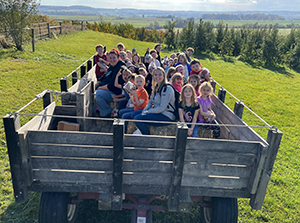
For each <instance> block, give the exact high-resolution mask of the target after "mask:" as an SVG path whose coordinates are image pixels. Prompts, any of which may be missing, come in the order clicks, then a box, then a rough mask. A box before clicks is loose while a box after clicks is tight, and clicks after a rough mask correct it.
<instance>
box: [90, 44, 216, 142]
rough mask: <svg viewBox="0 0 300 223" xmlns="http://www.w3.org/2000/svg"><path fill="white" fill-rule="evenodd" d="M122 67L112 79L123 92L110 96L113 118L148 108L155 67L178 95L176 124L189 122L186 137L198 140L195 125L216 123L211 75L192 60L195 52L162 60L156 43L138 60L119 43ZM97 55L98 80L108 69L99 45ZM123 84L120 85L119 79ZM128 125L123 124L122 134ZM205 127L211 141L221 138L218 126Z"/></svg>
mask: <svg viewBox="0 0 300 223" xmlns="http://www.w3.org/2000/svg"><path fill="white" fill-rule="evenodd" d="M117 48H118V51H119V54H120V60H121V61H122V62H123V63H124V65H125V66H122V69H120V71H119V73H118V74H117V77H116V78H115V87H117V88H120V89H122V94H121V95H114V96H113V95H112V96H113V98H114V102H118V103H119V106H118V107H119V110H118V113H117V112H116V110H115V111H114V113H113V115H114V116H119V117H120V118H122V119H134V117H135V116H137V115H139V114H141V113H142V111H143V109H144V108H145V107H146V106H147V104H148V101H149V97H150V95H151V93H152V76H153V71H154V70H155V69H156V68H157V67H161V68H163V69H164V70H165V73H166V78H167V80H168V81H169V82H170V84H171V85H172V86H173V87H174V89H175V90H177V91H178V92H180V93H181V95H180V102H179V103H178V113H179V119H180V120H179V121H181V122H185V123H189V124H188V135H190V136H193V137H197V131H198V127H199V125H195V124H196V123H213V124H216V122H215V119H216V115H215V113H214V112H213V111H212V109H211V103H212V102H211V99H210V96H211V95H212V93H213V88H212V86H211V84H210V78H211V76H210V72H209V70H208V69H207V68H202V69H201V63H200V61H199V60H198V59H191V58H190V57H191V56H192V54H193V53H194V50H193V49H192V48H188V49H187V50H186V52H185V53H177V54H175V53H173V54H171V56H170V58H168V57H167V56H166V57H164V58H163V60H161V58H160V51H161V45H160V44H157V45H156V46H155V47H154V49H152V50H149V48H148V49H147V51H146V53H145V55H144V57H141V56H140V55H139V54H138V53H137V52H136V50H135V48H134V49H133V50H132V51H130V50H127V51H126V50H125V46H124V44H122V43H119V44H118V45H117ZM96 51H97V52H98V54H97V55H96V56H95V62H96V64H97V65H96V76H97V79H98V80H99V79H100V78H101V76H103V75H104V73H105V72H106V70H107V69H108V67H109V62H108V59H107V57H106V55H105V48H104V47H103V46H102V45H97V46H96ZM120 76H121V77H122V79H123V80H122V83H125V84H124V85H120V84H119V77H120ZM126 128H127V124H125V131H126ZM205 128H209V129H213V134H214V138H219V137H220V128H219V127H218V126H212V125H207V126H205Z"/></svg>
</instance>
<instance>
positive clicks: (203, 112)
mask: <svg viewBox="0 0 300 223" xmlns="http://www.w3.org/2000/svg"><path fill="white" fill-rule="evenodd" d="M199 91H200V96H199V97H197V101H198V103H199V105H200V110H199V114H198V120H199V121H198V123H211V124H217V122H216V121H215V119H216V115H215V113H214V112H213V110H212V109H211V104H212V101H211V100H210V96H211V95H212V92H213V88H212V86H211V84H210V83H208V82H204V83H202V84H201V85H200V88H199ZM204 127H205V128H206V129H211V130H213V135H214V138H216V139H218V138H220V127H219V126H213V125H207V126H204ZM198 128H199V126H195V128H194V131H193V135H192V136H193V137H197V133H198Z"/></svg>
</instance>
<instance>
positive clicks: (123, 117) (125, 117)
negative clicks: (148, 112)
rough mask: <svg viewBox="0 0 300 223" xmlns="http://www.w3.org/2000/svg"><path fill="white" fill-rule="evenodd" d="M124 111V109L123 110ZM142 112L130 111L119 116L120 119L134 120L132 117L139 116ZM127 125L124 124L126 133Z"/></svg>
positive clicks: (126, 123)
mask: <svg viewBox="0 0 300 223" xmlns="http://www.w3.org/2000/svg"><path fill="white" fill-rule="evenodd" d="M123 110H125V109H123ZM142 111H143V110H137V111H133V109H132V111H130V112H126V113H123V115H122V116H120V117H121V118H122V119H134V117H135V116H136V115H138V114H141V113H142ZM127 125H128V122H125V132H127Z"/></svg>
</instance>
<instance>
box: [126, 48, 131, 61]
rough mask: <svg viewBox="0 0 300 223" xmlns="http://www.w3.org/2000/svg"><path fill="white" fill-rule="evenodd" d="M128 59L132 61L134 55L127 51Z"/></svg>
mask: <svg viewBox="0 0 300 223" xmlns="http://www.w3.org/2000/svg"><path fill="white" fill-rule="evenodd" d="M126 55H127V59H129V60H131V59H132V53H131V51H130V50H127V51H126Z"/></svg>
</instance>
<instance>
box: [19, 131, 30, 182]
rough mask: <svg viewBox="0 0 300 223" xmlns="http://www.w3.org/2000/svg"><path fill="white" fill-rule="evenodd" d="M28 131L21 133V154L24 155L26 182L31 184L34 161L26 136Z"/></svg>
mask: <svg viewBox="0 0 300 223" xmlns="http://www.w3.org/2000/svg"><path fill="white" fill-rule="evenodd" d="M26 135H27V134H26V133H20V134H19V142H20V148H21V156H22V171H23V177H24V183H25V185H26V186H30V185H31V183H32V181H33V177H32V162H31V157H30V150H29V145H28V140H27V138H26Z"/></svg>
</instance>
